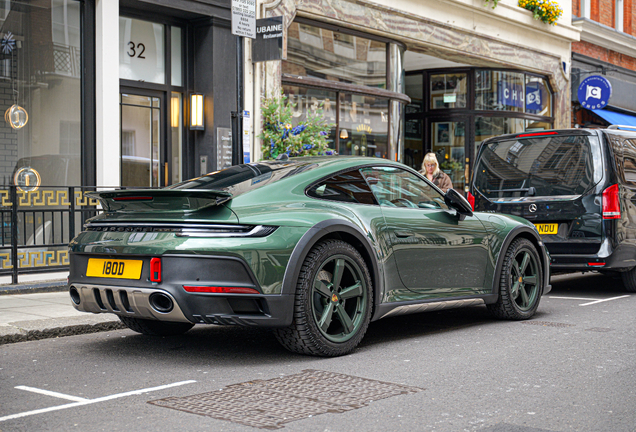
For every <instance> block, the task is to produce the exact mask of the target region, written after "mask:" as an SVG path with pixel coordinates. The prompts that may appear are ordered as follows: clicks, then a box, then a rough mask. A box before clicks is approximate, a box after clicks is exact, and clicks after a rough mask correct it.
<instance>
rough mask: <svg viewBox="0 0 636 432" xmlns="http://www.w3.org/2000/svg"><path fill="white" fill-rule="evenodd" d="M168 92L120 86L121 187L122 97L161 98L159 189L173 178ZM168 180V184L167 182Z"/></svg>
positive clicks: (120, 153) (120, 144) (120, 159)
mask: <svg viewBox="0 0 636 432" xmlns="http://www.w3.org/2000/svg"><path fill="white" fill-rule="evenodd" d="M166 93H167V92H166V91H162V90H150V89H147V88H138V87H130V86H125V85H120V86H119V98H120V99H119V119H120V121H119V167H120V174H119V182H120V185H121V161H122V157H123V155H122V151H121V150H122V148H121V146H122V142H121V132H122V118H121V115H122V114H121V95H122V94H131V95H138V96H148V97H156V98H159V122H160V123H159V174H158V177H159V178H158V179H157V180H158V182H157V186H158V187H165V186H168V184H167V183H169V181H170V179H171V178H172V167H171V164H170V163H169V161H171V160H172V142H171V141H172V135H171V134H169V133H168V125H167V121H169V116H170V113H169V106H167V105H166V103H167V100H168V96H167V94H166ZM166 180H168V182H166Z"/></svg>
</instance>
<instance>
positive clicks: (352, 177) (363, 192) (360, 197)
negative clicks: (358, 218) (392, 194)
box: [307, 169, 378, 205]
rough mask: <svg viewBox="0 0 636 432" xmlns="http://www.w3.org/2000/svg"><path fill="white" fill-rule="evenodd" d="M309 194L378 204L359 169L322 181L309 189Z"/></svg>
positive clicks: (331, 199)
mask: <svg viewBox="0 0 636 432" xmlns="http://www.w3.org/2000/svg"><path fill="white" fill-rule="evenodd" d="M307 195H309V196H310V197H313V198H320V199H326V200H330V201H341V202H348V203H359V204H373V205H377V204H378V202H377V201H376V200H375V197H374V196H373V192H371V189H369V185H368V184H367V182H366V181H365V180H364V177H362V174H361V173H360V171H358V170H357V169H356V170H352V171H347V172H345V173H340V174H336V175H335V176H333V177H329V178H328V179H327V180H323V181H321V182H320V183H318V184H316V185H314V186H312V187H311V188H310V189H309V190H307Z"/></svg>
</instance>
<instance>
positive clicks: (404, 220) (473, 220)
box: [69, 157, 550, 356]
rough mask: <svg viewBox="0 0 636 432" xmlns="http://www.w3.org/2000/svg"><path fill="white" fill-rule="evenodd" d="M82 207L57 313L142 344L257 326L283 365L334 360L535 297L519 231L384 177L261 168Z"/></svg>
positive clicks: (329, 165)
mask: <svg viewBox="0 0 636 432" xmlns="http://www.w3.org/2000/svg"><path fill="white" fill-rule="evenodd" d="M93 197H95V198H98V199H99V200H100V201H101V204H102V207H103V209H104V212H103V214H100V215H99V216H97V217H94V218H92V219H90V220H89V221H88V222H87V224H86V225H85V228H84V231H82V232H81V233H80V234H79V235H78V236H77V237H76V238H75V239H73V240H72V241H71V243H70V249H71V268H70V277H69V291H70V296H71V300H72V302H73V305H74V306H75V308H76V309H78V310H80V311H86V312H93V313H114V314H117V315H118V316H119V318H120V319H121V321H122V322H123V323H124V324H125V325H126V326H128V327H129V328H130V329H132V330H135V331H137V332H140V333H143V334H148V335H173V334H180V333H183V332H185V331H187V330H189V329H190V328H191V327H192V326H193V325H195V324H220V325H240V326H263V327H272V328H273V329H274V333H275V335H276V337H277V338H278V340H279V341H280V342H281V344H282V345H283V346H285V347H286V348H287V349H289V350H291V351H294V352H298V353H303V354H311V355H319V356H338V355H343V354H347V353H349V352H351V351H352V350H353V349H354V348H355V347H356V346H357V345H358V344H359V343H360V341H361V339H362V338H363V336H364V334H365V332H366V330H367V327H368V325H369V322H371V321H375V320H379V319H380V318H384V317H388V316H395V315H400V314H407V313H414V312H423V311H427V310H439V309H444V308H451V307H460V306H472V305H485V306H486V307H487V308H488V310H489V311H490V312H491V313H492V314H493V315H494V316H495V317H498V318H505V319H513V320H522V319H528V318H530V317H532V316H533V314H534V313H535V311H536V310H537V307H538V305H539V300H540V297H541V295H543V294H545V293H546V292H548V291H549V290H550V285H549V267H548V256H547V253H546V251H545V248H544V246H543V244H542V242H541V239H540V237H539V235H538V233H537V232H536V230H535V228H534V226H533V225H532V224H530V223H529V222H527V221H525V220H524V219H521V218H517V217H514V216H504V215H498V214H492V213H488V214H486V213H483V214H480V213H474V214H473V212H472V210H471V207H470V204H468V202H467V201H466V200H465V199H464V197H463V196H461V195H460V194H459V193H457V192H456V191H454V190H452V189H451V190H449V191H448V192H447V193H446V194H443V193H442V192H441V191H440V190H439V189H437V188H436V187H435V186H433V185H432V184H431V183H430V182H428V181H427V180H426V179H425V178H423V177H422V176H421V175H420V174H418V173H417V172H415V171H413V170H411V169H410V168H408V167H406V166H404V165H402V164H400V163H397V162H391V161H387V160H382V159H375V158H356V157H317V158H294V159H289V160H277V161H267V162H259V163H252V164H246V165H239V166H234V167H231V168H228V169H225V170H223V171H218V172H215V173H211V174H208V175H205V176H202V177H200V178H196V179H193V180H189V181H186V182H183V183H180V184H177V185H174V186H171V187H168V188H165V189H157V190H118V191H104V192H96V193H94V194H93Z"/></svg>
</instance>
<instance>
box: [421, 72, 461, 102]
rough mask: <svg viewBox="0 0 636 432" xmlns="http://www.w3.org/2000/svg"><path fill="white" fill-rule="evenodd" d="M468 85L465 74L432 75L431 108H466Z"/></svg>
mask: <svg viewBox="0 0 636 432" xmlns="http://www.w3.org/2000/svg"><path fill="white" fill-rule="evenodd" d="M467 83H468V80H467V78H466V74H465V73H451V74H438V75H431V76H430V84H431V104H430V108H431V109H440V108H466V93H467Z"/></svg>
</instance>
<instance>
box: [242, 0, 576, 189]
mask: <svg viewBox="0 0 636 432" xmlns="http://www.w3.org/2000/svg"><path fill="white" fill-rule="evenodd" d="M461 3H462V7H460V8H448V7H445V6H444V5H443V4H441V2H436V1H432V0H431V1H422V2H417V3H410V2H409V3H408V7H407V6H406V5H405V6H404V9H400V6H401V4H400V5H396V4H393V3H391V2H388V1H380V2H374V3H367V2H355V1H348V0H344V1H340V2H337V3H333V2H329V1H327V0H318V1H315V0H312V1H309V0H295V1H292V0H281V1H275V2H266V3H265V4H264V5H263V10H262V16H263V17H274V16H283V18H284V22H285V26H286V32H285V41H284V48H285V50H284V51H285V53H286V58H285V59H284V60H282V61H281V62H276V61H270V62H265V63H256V64H255V80H254V88H255V92H256V95H259V96H260V97H266V96H269V95H272V94H277V92H280V91H281V89H282V91H283V93H284V94H286V95H287V96H288V97H289V99H290V100H292V101H293V102H295V103H296V104H297V105H296V108H295V109H296V111H297V117H296V119H297V121H300V120H302V119H304V118H305V116H306V115H307V114H311V113H312V111H313V110H317V109H322V110H323V112H324V115H325V116H326V118H327V120H328V122H330V123H331V124H332V127H331V130H330V134H329V139H330V146H331V148H332V149H333V150H335V151H337V152H338V153H339V154H344V155H365V156H373V157H380V158H388V159H394V160H399V161H402V162H404V163H406V164H407V165H409V166H412V167H413V168H415V169H418V170H419V169H420V168H421V163H422V159H423V156H424V154H425V153H427V152H430V151H432V152H435V153H436V154H437V155H438V159H439V162H440V164H441V165H442V168H443V169H444V170H445V171H447V172H448V173H449V174H450V175H451V177H452V179H453V186H454V187H455V188H456V189H458V190H462V191H464V190H465V187H466V185H467V183H468V181H469V179H470V176H471V169H472V161H473V159H474V156H475V154H476V151H477V150H478V148H479V145H480V144H481V142H482V141H483V140H485V139H486V138H488V137H491V136H495V135H500V134H504V133H514V132H519V131H524V130H543V129H547V128H553V127H567V126H569V123H570V84H569V61H570V44H571V42H572V41H574V40H577V39H578V31H577V30H576V29H574V28H573V27H572V26H571V25H569V23H568V22H567V21H568V19H569V18H570V15H569V13H568V12H567V5H564V6H563V7H564V11H565V15H564V19H563V22H562V21H559V25H558V27H555V26H552V27H550V28H547V26H546V25H545V24H543V23H540V22H536V21H534V20H532V16H531V14H530V13H529V12H528V11H526V10H523V9H521V8H519V7H517V4H516V2H513V1H507V0H502V1H500V2H499V5H500V6H498V7H497V8H496V9H492V8H485V7H484V6H483V4H481V3H480V4H479V5H477V4H476V3H475V4H470V5H469V4H467V3H466V4H465V3H463V2H461ZM407 9H408V10H407ZM255 112H256V122H255V128H256V130H255V132H254V136H258V133H259V130H258V127H259V118H258V110H257V109H256V108H255ZM259 145H260V143H259ZM258 147H259V146H256V147H255V151H257V152H258Z"/></svg>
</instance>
